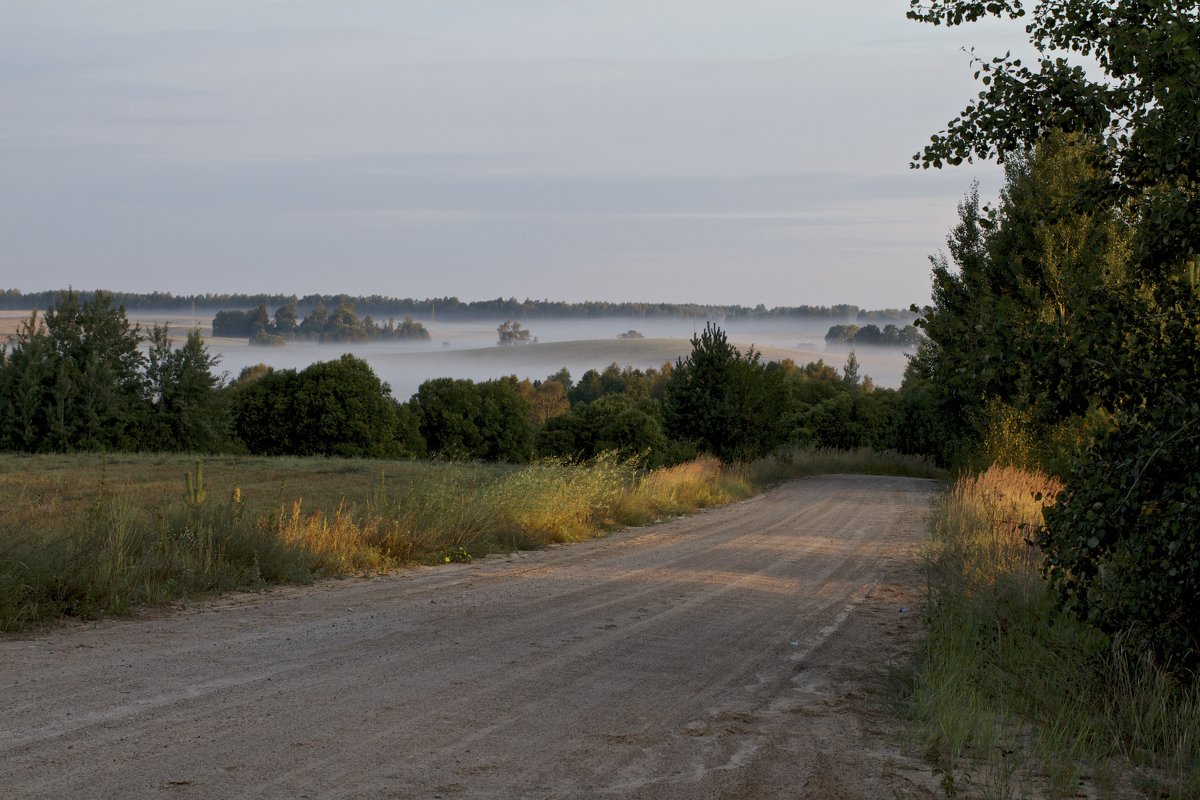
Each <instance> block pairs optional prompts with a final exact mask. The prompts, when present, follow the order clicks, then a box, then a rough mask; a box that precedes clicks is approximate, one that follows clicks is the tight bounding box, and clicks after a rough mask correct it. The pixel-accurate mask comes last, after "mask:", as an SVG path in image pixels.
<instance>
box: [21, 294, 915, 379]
mask: <svg viewBox="0 0 1200 800" xmlns="http://www.w3.org/2000/svg"><path fill="white" fill-rule="evenodd" d="M28 313H29V312H25V311H4V312H0V336H2V335H3V334H5V333H8V332H12V331H14V330H15V329H16V326H17V325H18V324H19V322H20V321H21V320H22V319H25V318H27V317H28ZM130 319H131V320H132V321H133V322H135V323H138V324H140V325H141V326H142V327H143V329H146V328H149V327H150V326H151V325H153V324H162V323H166V324H168V325H170V329H171V333H172V335H173V337H175V338H177V339H180V338H182V337H183V336H184V334H186V333H187V331H189V330H190V329H192V328H193V327H198V328H199V329H200V330H201V331H202V332H203V333H204V334H205V335H206V336H208V334H209V332H210V331H211V329H212V317H211V316H209V315H207V314H203V315H197V316H196V317H194V318H193V317H192V316H191V315H187V314H179V313H178V312H177V311H169V312H162V313H156V312H152V311H151V312H138V313H136V314H131V315H130ZM419 321H420V322H422V323H423V324H424V325H425V326H426V327H427V328H429V332H430V335H431V337H432V338H431V340H430V341H428V342H386V343H361V344H352V343H347V342H341V343H337V344H315V343H310V342H288V344H287V345H285V346H283V347H257V346H251V345H249V344H248V343H247V342H246V340H245V339H229V338H221V337H215V338H214V337H211V336H208V339H207V341H208V348H209V352H210V353H211V354H212V355H215V356H218V357H219V358H220V359H221V361H220V363H219V364H218V365H217V368H216V372H217V373H218V374H221V373H224V374H225V375H226V376H227V378H228V379H229V380H233V379H234V378H236V377H237V376H238V373H240V372H241V371H242V369H243V368H245V367H248V366H252V365H254V364H260V363H262V364H269V365H270V366H272V367H276V368H279V369H286V368H294V369H303V368H304V367H307V366H308V365H309V364H312V363H313V362H316V361H329V360H331V359H335V358H337V357H338V356H340V355H341V354H342V353H353V354H354V355H356V356H358V357H360V358H362V359H364V360H366V361H367V362H368V363H369V364H370V365H371V367H372V368H373V369H374V370H375V372H376V373H377V374H378V375H379V377H380V378H382V379H383V380H385V381H387V383H388V384H389V385H390V386H391V387H392V395H393V396H394V397H395V398H396V399H397V400H401V401H405V400H408V398H409V397H411V396H412V395H413V393H415V392H416V391H417V387H419V386H420V385H421V383H423V382H424V381H427V380H429V379H430V378H469V379H471V380H475V381H482V380H489V379H491V378H499V377H502V376H505V375H516V376H517V377H518V378H529V379H531V380H537V379H540V378H545V377H546V376H548V375H550V374H552V373H554V372H557V371H558V370H560V369H562V368H563V367H566V368H567V369H568V370H570V372H571V377H572V378H574V379H576V380H578V379H579V378H580V377H581V376H582V375H583V373H585V372H587V371H588V370H589V369H597V370H600V369H603V368H604V367H606V366H608V365H609V364H612V363H614V362H616V363H617V364H619V365H620V366H622V367H626V366H632V367H637V368H638V369H648V368H650V367H654V368H659V367H661V366H662V365H663V364H664V363H665V362H674V361H675V359H677V358H679V357H681V356H686V355H687V354H688V353H689V352H691V349H692V348H691V338H692V336H693V335H694V334H695V333H698V332H699V331H702V330H703V329H704V325H705V322H706V320H702V319H687V318H682V317H680V318H655V319H646V318H641V319H638V318H628V319H621V318H615V317H614V318H605V319H590V320H589V319H583V320H580V319H535V320H529V321H526V322H522V327H525V328H527V329H528V330H529V331H530V333H531V335H532V336H533V337H534V338H535V339H536V340H537V341H536V342H533V343H530V344H524V345H514V346H511V347H497V346H496V339H497V334H496V326H497V325H499V324H500V323H501V322H503V320H500V319H497V320H471V321H452V322H442V321H437V322H431V321H430V320H428V319H425V320H419ZM713 321H714V322H716V323H717V324H718V325H719V326H720V327H721V328H722V329H723V330H724V331H725V332H726V333H727V334H728V335H729V340H730V341H731V342H733V343H734V344H735V345H737V346H738V347H739V348H740V349H741V350H742V351H743V352H745V351H746V350H747V349H748V348H749V347H750V346H751V345H753V346H754V347H755V349H757V350H759V351H760V352H761V353H762V356H763V360H764V361H779V360H782V359H785V358H790V359H792V360H793V361H795V362H796V363H797V364H807V363H808V362H810V361H816V360H817V359H823V360H824V361H825V363H827V364H831V365H833V366H835V367H837V368H838V369H839V370H840V369H841V368H842V366H843V365H844V364H845V363H846V356H847V354H848V353H849V352H850V348H848V347H840V346H839V347H833V346H830V347H826V345H825V333H826V332H827V331H828V330H829V327H830V326H831V325H834V324H836V323H839V322H842V321H843V320H832V319H823V320H799V319H752V320H713ZM882 326H883V325H882V324H880V327H882ZM629 330H636V331H638V332H639V333H641V334H642V335H643V336H645V337H646V338H644V339H619V338H617V337H618V335H619V334H621V333H625V332H626V331H629ZM854 349H855V353H856V355H857V357H858V361H859V364H860V372H861V373H862V374H865V375H870V376H871V378H872V380H874V381H875V384H876V385H877V386H881V387H887V388H899V386H900V381H901V379H902V377H903V374H904V367H905V366H906V365H907V363H908V359H907V357H906V354H905V352H904V351H903V350H901V349H900V348H893V347H863V346H858V347H855V348H854Z"/></svg>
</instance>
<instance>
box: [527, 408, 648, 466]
mask: <svg viewBox="0 0 1200 800" xmlns="http://www.w3.org/2000/svg"><path fill="white" fill-rule="evenodd" d="M667 450H668V442H667V439H666V437H665V436H664V435H663V431H662V422H661V411H660V409H659V408H658V403H657V402H656V401H653V400H645V401H642V402H638V401H636V400H634V399H633V398H631V397H628V396H627V395H624V394H609V395H605V396H603V397H601V398H599V399H597V400H595V401H594V402H591V403H585V404H580V405H579V406H577V407H576V408H573V409H571V411H570V413H568V414H565V415H562V416H558V417H555V418H553V419H551V420H550V421H549V422H547V423H546V426H545V428H543V430H542V431H541V432H540V433H539V435H538V452H539V453H540V454H542V455H549V456H569V457H573V458H593V457H595V456H597V455H599V454H601V453H603V452H605V451H616V452H618V453H619V454H620V455H621V456H622V457H623V458H630V457H635V456H640V455H646V457H647V462H648V463H649V464H650V465H656V464H660V463H662V462H663V460H664V458H665V457H666V451H667Z"/></svg>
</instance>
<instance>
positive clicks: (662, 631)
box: [0, 476, 937, 800]
mask: <svg viewBox="0 0 1200 800" xmlns="http://www.w3.org/2000/svg"><path fill="white" fill-rule="evenodd" d="M936 488H937V484H935V483H933V482H931V481H923V480H916V479H908V478H875V477H864V476H829V477H823V478H812V479H805V480H801V481H796V482H794V483H790V484H787V485H785V486H783V487H780V488H778V489H776V490H775V491H772V492H770V493H768V494H766V495H764V496H761V497H758V498H755V499H752V500H749V501H746V502H743V503H738V504H736V505H733V506H728V507H725V508H722V509H717V510H713V511H710V512H707V513H703V514H699V515H696V516H693V517H688V518H683V519H678V520H675V521H673V522H670V523H667V524H661V525H656V526H651V527H647V528H641V529H636V530H630V531H625V532H622V533H618V534H614V535H612V536H609V537H607V538H605V539H601V540H596V541H593V542H588V543H585V544H579V545H571V546H566V547H558V548H553V549H550V550H545V551H541V552H536V553H525V554H518V555H514V556H511V557H492V558H488V559H483V560H480V561H477V562H475V563H472V564H463V565H451V566H446V567H441V568H437V569H421V570H413V571H406V572H403V573H399V574H396V575H391V576H385V577H378V578H371V579H356V580H346V581H334V582H328V583H324V584H322V585H319V586H317V587H311V588H305V589H288V590H280V591H276V592H271V593H268V594H265V595H241V596H237V597H233V598H224V599H221V600H217V601H213V602H209V603H205V604H202V605H200V606H194V607H192V608H189V609H187V610H185V611H179V612H170V613H162V612H158V613H156V614H154V615H152V616H150V617H147V618H142V619H133V620H112V621H106V622H101V623H95V624H88V625H81V626H73V627H70V628H66V629H62V630H58V631H54V632H51V633H49V634H42V635H38V636H34V637H26V638H21V639H11V638H10V639H7V640H4V641H0V797H4V798H56V799H57V798H141V797H150V798H157V797H171V798H304V797H308V798H410V797H411V798H435V797H442V798H447V799H449V798H524V797H529V798H566V797H639V798H689V799H691V798H707V797H730V798H751V797H754V798H758V797H762V798H776V797H779V798H783V797H788V798H790V797H811V798H831V799H832V800H836V799H837V798H877V797H886V798H893V797H900V798H904V797H927V796H931V795H929V794H928V792H927V788H926V787H927V786H928V776H927V775H925V774H923V771H922V770H921V769H920V768H919V765H916V764H912V763H910V762H908V761H906V760H904V759H902V758H900V757H898V756H897V752H898V749H895V748H890V747H889V745H888V741H889V740H890V739H894V731H893V730H892V728H891V727H890V725H891V723H889V722H888V721H887V718H886V717H885V716H883V715H881V714H879V713H877V712H875V711H873V710H872V709H873V704H874V702H875V701H874V699H873V698H872V697H871V696H870V690H871V686H872V685H877V683H878V680H879V676H880V675H881V674H882V671H883V670H884V669H885V667H886V665H887V663H888V661H889V659H893V658H896V657H899V656H901V655H903V653H904V652H906V651H907V650H910V649H911V647H912V642H913V641H914V637H915V636H916V635H917V629H918V627H919V620H918V615H917V613H916V608H915V605H916V604H917V603H918V602H919V597H918V591H917V589H918V587H919V584H920V580H921V579H920V575H919V571H918V569H917V568H916V566H915V564H914V562H913V560H912V553H913V550H914V547H915V546H916V545H918V544H919V542H920V540H921V537H922V532H923V519H924V516H925V513H926V510H927V507H928V502H929V498H930V493H931V492H933V491H935V490H936ZM894 750H895V751H894ZM926 772H927V770H926Z"/></svg>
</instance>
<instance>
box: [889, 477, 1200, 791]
mask: <svg viewBox="0 0 1200 800" xmlns="http://www.w3.org/2000/svg"><path fill="white" fill-rule="evenodd" d="M1056 489H1057V486H1056V485H1055V483H1054V481H1053V480H1052V479H1049V478H1047V477H1046V476H1044V475H1039V474H1034V473H1029V472H1025V471H1021V470H1018V469H1014V468H996V467H993V468H992V469H990V470H988V471H987V472H985V473H983V474H981V475H978V476H972V477H966V478H963V479H960V480H959V481H958V482H957V483H956V484H955V485H954V486H953V487H952V489H951V490H950V491H949V492H947V493H946V494H945V496H944V497H943V498H942V499H941V500H940V501H939V505H938V507H937V508H936V509H935V512H934V514H933V519H932V534H933V535H932V543H931V546H930V552H929V553H928V569H929V582H930V594H929V603H928V608H927V609H926V618H927V624H928V627H929V637H928V639H927V642H926V645H925V649H924V652H923V654H922V657H921V661H920V663H919V665H918V666H917V669H916V671H915V672H914V674H913V675H911V676H909V677H910V683H909V685H908V686H907V687H906V693H907V698H906V699H907V701H908V709H909V711H910V712H911V713H912V715H913V718H914V720H915V721H916V723H917V726H918V729H919V731H920V734H921V736H922V738H923V740H924V747H925V748H926V752H927V755H928V757H929V759H930V760H931V761H932V762H933V763H934V766H935V769H936V770H938V771H939V773H940V774H941V776H942V788H943V789H944V790H945V793H946V794H947V796H952V795H954V794H955V793H958V792H961V791H963V790H973V792H972V793H973V794H976V795H977V796H982V797H988V798H1018V797H1030V796H1051V797H1075V796H1084V795H1080V794H1079V790H1080V785H1081V783H1082V784H1085V785H1087V787H1088V788H1089V791H1090V792H1092V793H1093V794H1092V795H1089V796H1095V795H1098V796H1101V797H1104V796H1109V797H1125V796H1129V792H1131V791H1136V792H1139V793H1143V794H1144V795H1145V796H1150V797H1179V798H1184V797H1197V796H1200V773H1198V772H1197V768H1198V766H1200V683H1198V682H1196V681H1192V682H1191V683H1187V682H1181V681H1179V680H1177V679H1175V678H1173V677H1172V676H1171V675H1170V674H1168V673H1167V672H1166V671H1164V670H1162V669H1160V668H1159V667H1158V666H1157V665H1155V664H1154V663H1152V662H1151V661H1149V660H1148V659H1146V658H1145V657H1143V656H1142V655H1141V654H1139V653H1136V652H1130V651H1129V650H1127V649H1126V648H1124V647H1122V644H1121V642H1120V641H1113V640H1112V639H1111V638H1109V637H1106V636H1103V635H1101V634H1099V633H1097V632H1096V631H1095V630H1093V629H1091V628H1089V627H1087V626H1085V625H1083V624H1082V623H1080V622H1078V621H1076V620H1074V619H1071V618H1067V617H1064V616H1062V615H1059V614H1058V613H1056V611H1055V608H1054V603H1053V598H1052V597H1050V595H1049V593H1048V592H1047V591H1046V585H1045V583H1044V582H1043V581H1042V579H1041V578H1040V576H1039V575H1038V569H1037V553H1036V551H1035V550H1034V549H1033V548H1032V547H1031V546H1030V545H1029V544H1027V542H1026V533H1027V530H1028V528H1027V526H1029V525H1033V524H1037V523H1038V522H1039V521H1040V518H1041V503H1040V501H1038V500H1037V499H1035V496H1036V493H1039V492H1040V493H1041V494H1042V495H1043V496H1045V497H1053V495H1054V493H1055V491H1056Z"/></svg>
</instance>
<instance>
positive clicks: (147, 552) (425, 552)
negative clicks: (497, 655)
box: [0, 451, 937, 631]
mask: <svg viewBox="0 0 1200 800" xmlns="http://www.w3.org/2000/svg"><path fill="white" fill-rule="evenodd" d="M830 471H835V472H851V471H853V472H874V471H880V472H888V473H895V474H901V473H906V472H909V473H913V474H924V475H930V474H937V470H936V468H934V467H932V466H931V465H930V464H929V463H928V462H926V461H923V460H921V459H916V458H911V457H902V456H899V455H896V454H883V455H877V454H873V453H870V452H867V451H864V452H859V453H839V452H827V453H822V452H817V451H803V452H789V453H784V454H781V455H779V456H777V457H773V458H769V459H762V460H759V461H755V462H752V463H749V464H741V465H733V466H726V465H723V464H722V463H721V462H720V461H718V460H717V459H715V458H713V457H703V458H698V459H695V460H692V461H688V462H685V463H681V464H677V465H674V466H670V467H662V468H658V469H653V470H646V469H643V468H641V467H640V466H639V464H638V462H637V460H636V459H622V458H621V457H619V456H618V455H617V454H615V453H608V454H604V455H601V456H600V457H598V458H595V459H592V460H590V461H587V462H584V463H571V462H569V461H566V460H563V459H543V460H538V461H534V462H533V463H530V464H525V465H509V464H483V463H461V462H451V461H422V462H398V461H385V460H369V459H332V458H287V457H282V458H257V457H229V456H226V457H220V456H218V457H210V458H206V459H204V460H202V461H197V460H195V459H193V458H191V457H188V456H179V455H120V454H115V455H96V454H80V455H46V456H37V455H34V456H30V455H4V456H0V506H3V507H4V508H5V514H4V515H3V516H2V517H0V629H2V630H10V631H12V630H23V629H26V628H29V627H34V626H39V625H44V624H48V623H52V622H54V621H56V620H58V619H60V618H62V617H64V616H72V617H82V618H88V617H94V616H98V615H102V614H112V613H123V612H126V611H128V610H130V609H131V608H133V607H135V606H137V605H142V604H153V603H163V602H168V601H171V600H176V599H180V598H194V597H197V596H201V595H204V594H206V593H211V592H219V591H227V590H232V589H249V590H254V589H261V588H264V587H266V586H269V585H274V584H285V583H308V582H311V581H313V580H315V579H319V578H324V577H337V576H347V575H359V574H369V573H377V572H382V571H387V570H391V569H394V568H397V567H400V566H405V565H417V564H436V563H446V562H459V561H469V560H471V559H472V558H475V557H479V556H484V555H487V554H490V553H505V552H511V551H514V550H518V549H528V548H538V547H543V546H546V545H548V544H553V543H558V542H569V541H578V540H582V539H587V538H591V537H594V536H597V535H600V534H602V533H604V532H605V531H608V530H611V529H613V528H617V527H623V526H629V525H642V524H647V523H650V522H654V521H657V520H660V519H663V518H665V517H670V516H673V515H677V514H684V513H689V512H693V511H696V510H699V509H702V508H707V507H711V506H716V505H721V504H724V503H728V502H731V501H734V500H738V499H741V498H744V497H747V496H749V495H750V494H752V493H754V492H756V491H759V490H760V489H761V488H764V487H767V486H769V485H771V484H773V483H775V482H778V481H780V480H785V479H787V478H790V477H796V476H799V475H805V474H815V473H818V472H830Z"/></svg>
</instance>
